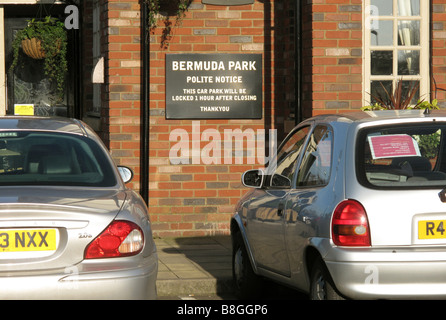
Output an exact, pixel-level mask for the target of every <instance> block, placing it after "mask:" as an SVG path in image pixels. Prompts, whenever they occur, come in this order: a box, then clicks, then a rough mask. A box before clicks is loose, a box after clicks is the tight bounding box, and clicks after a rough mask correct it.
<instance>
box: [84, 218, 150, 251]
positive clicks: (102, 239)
mask: <svg viewBox="0 0 446 320" xmlns="http://www.w3.org/2000/svg"><path fill="white" fill-rule="evenodd" d="M143 244H144V236H143V232H142V231H141V229H140V228H139V227H138V226H137V225H136V224H134V223H133V222H130V221H117V220H116V221H113V222H112V223H111V224H110V225H109V226H108V227H107V229H105V230H104V231H103V232H102V233H101V234H100V235H99V236H98V237H96V239H94V240H93V241H92V242H91V243H90V244H89V245H88V247H87V249H86V250H85V258H86V259H97V258H111V257H126V256H131V255H135V254H138V253H139V252H140V251H141V250H142V247H143Z"/></svg>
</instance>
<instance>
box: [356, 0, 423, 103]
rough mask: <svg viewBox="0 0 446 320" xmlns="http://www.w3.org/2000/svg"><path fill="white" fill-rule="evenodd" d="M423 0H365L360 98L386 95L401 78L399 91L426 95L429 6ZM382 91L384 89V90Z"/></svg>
mask: <svg viewBox="0 0 446 320" xmlns="http://www.w3.org/2000/svg"><path fill="white" fill-rule="evenodd" d="M429 3H430V1H427V0H366V1H365V10H364V12H365V23H364V25H365V33H364V55H365V59H364V61H365V64H364V69H365V70H364V71H365V72H364V93H365V94H364V102H365V104H374V103H375V102H376V97H380V98H388V93H390V94H391V93H394V91H395V89H396V88H397V85H398V82H399V81H402V88H403V94H406V95H407V94H408V92H409V90H410V89H411V88H418V90H417V93H416V94H415V96H414V97H413V99H412V104H415V103H416V102H417V100H419V99H420V100H423V99H424V100H430V97H429V94H430V92H429V86H430V77H429V61H430V59H429V20H430V15H429V6H430V4H429ZM386 91H387V92H388V93H386Z"/></svg>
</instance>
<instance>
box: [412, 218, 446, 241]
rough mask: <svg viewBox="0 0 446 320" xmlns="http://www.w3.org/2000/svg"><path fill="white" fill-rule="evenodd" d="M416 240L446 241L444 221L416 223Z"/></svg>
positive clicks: (445, 223) (445, 224)
mask: <svg viewBox="0 0 446 320" xmlns="http://www.w3.org/2000/svg"><path fill="white" fill-rule="evenodd" d="M418 239H446V220H429V221H426V220H423V221H418Z"/></svg>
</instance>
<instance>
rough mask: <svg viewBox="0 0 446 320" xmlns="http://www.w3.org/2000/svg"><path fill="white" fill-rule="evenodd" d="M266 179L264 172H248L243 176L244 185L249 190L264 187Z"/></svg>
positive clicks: (258, 170) (255, 170)
mask: <svg viewBox="0 0 446 320" xmlns="http://www.w3.org/2000/svg"><path fill="white" fill-rule="evenodd" d="M264 177H265V174H264V172H263V170H260V169H254V170H248V171H246V172H245V173H244V174H243V176H242V183H243V185H244V186H245V187H248V188H260V187H262V184H263V179H264Z"/></svg>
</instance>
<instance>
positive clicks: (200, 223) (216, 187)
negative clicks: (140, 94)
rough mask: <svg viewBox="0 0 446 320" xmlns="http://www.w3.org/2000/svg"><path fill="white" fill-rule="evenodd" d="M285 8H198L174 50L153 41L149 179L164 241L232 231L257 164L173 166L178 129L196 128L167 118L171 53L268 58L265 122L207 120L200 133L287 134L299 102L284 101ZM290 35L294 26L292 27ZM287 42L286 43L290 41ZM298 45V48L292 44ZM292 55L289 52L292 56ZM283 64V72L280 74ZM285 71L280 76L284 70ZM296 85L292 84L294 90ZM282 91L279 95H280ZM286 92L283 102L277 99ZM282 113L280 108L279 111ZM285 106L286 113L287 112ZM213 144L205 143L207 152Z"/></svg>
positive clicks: (177, 34)
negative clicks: (246, 175)
mask: <svg viewBox="0 0 446 320" xmlns="http://www.w3.org/2000/svg"><path fill="white" fill-rule="evenodd" d="M277 3H282V1H270V2H269V1H255V3H254V4H253V5H245V6H231V7H228V6H212V5H203V4H202V3H201V1H199V0H198V1H193V3H192V4H191V6H190V8H189V10H188V12H187V15H186V18H185V19H184V20H183V21H182V24H181V26H180V27H175V28H174V29H173V35H172V37H171V39H170V41H169V43H168V46H162V44H161V42H162V33H163V28H162V27H158V28H157V29H156V30H155V31H154V33H153V34H152V35H151V38H150V75H151V77H150V176H149V189H150V191H149V208H150V213H151V218H152V222H153V223H154V229H155V230H154V231H155V234H157V235H159V236H173V235H182V236H191V235H209V234H219V233H228V232H229V220H230V217H231V215H232V213H233V210H234V205H235V204H236V202H237V201H238V200H239V199H240V197H241V196H242V195H243V194H244V193H245V192H246V189H245V188H244V187H243V186H242V184H241V182H240V178H241V174H242V173H243V172H244V171H245V170H248V169H251V168H253V167H259V166H260V165H258V164H259V163H258V162H256V163H255V164H254V165H252V164H247V161H246V159H245V160H244V161H243V163H242V164H236V163H235V159H233V162H232V164H230V165H229V164H224V161H223V160H222V161H221V163H222V164H217V165H204V164H203V163H201V164H199V165H172V164H171V163H170V160H169V150H170V148H171V147H172V146H173V145H174V144H175V143H176V141H175V142H170V141H169V134H170V132H172V131H173V130H175V129H185V130H186V131H188V132H192V124H193V122H192V121H189V120H166V119H165V69H164V66H165V55H166V53H217V52H218V53H262V54H263V58H264V67H263V68H264V118H263V119H261V120H201V121H199V125H200V131H201V132H204V131H205V130H207V129H215V130H217V131H218V132H219V133H220V134H221V136H222V137H223V136H224V130H225V129H229V130H236V129H239V130H242V131H245V130H250V129H252V130H254V131H255V132H257V130H259V129H266V130H268V129H271V128H281V129H282V128H283V122H284V120H285V119H286V117H287V116H288V114H289V110H288V109H289V108H288V106H289V104H290V103H289V102H286V101H285V100H286V99H294V96H293V95H291V96H289V95H285V94H282V93H283V92H284V90H283V88H284V86H285V84H286V83H288V84H289V83H290V82H291V83H292V82H293V81H294V78H293V77H294V74H293V73H292V72H291V74H290V72H289V71H288V73H287V72H285V71H284V70H286V69H290V68H289V64H287V63H285V62H284V61H283V57H284V55H285V54H288V55H289V58H290V59H292V56H290V54H289V50H290V48H289V46H290V44H289V42H288V44H287V46H288V47H287V48H285V47H283V41H281V40H282V38H277V35H280V36H282V34H281V32H280V28H282V27H284V28H285V27H286V26H285V25H284V23H279V22H278V20H280V19H278V18H277V17H282V18H283V17H284V15H285V16H286V17H287V21H286V22H287V25H288V23H289V22H290V19H289V18H288V16H291V14H290V13H289V10H288V9H287V8H286V7H287V6H286V5H285V6H284V5H283V4H280V5H278V4H277ZM288 28H289V25H288ZM286 40H288V39H286ZM291 46H292V44H291ZM286 52H288V53H286ZM277 65H280V66H279V67H278V66H277ZM279 69H280V71H279ZM291 86H292V84H291ZM277 87H279V88H280V89H281V90H278V89H277ZM278 92H281V95H280V96H279V95H278V96H275V95H276V93H278ZM278 105H280V106H282V107H281V108H278V107H277V106H278ZM283 106H285V107H283ZM207 143H209V142H202V144H201V147H202V148H203V147H204V146H205V145H206V144H207Z"/></svg>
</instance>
